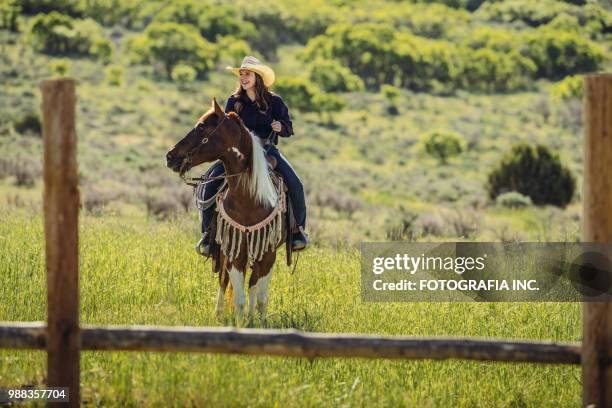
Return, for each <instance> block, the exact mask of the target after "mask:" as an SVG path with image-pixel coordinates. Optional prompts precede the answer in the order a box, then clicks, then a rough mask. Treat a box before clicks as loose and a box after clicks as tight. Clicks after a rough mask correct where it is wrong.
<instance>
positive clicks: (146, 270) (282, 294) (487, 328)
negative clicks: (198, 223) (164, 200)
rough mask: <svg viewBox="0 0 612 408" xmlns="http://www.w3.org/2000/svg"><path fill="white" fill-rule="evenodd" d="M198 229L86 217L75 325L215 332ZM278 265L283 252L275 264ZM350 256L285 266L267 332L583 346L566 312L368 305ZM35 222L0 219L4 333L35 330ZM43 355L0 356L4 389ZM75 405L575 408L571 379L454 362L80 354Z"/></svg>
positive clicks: (39, 378)
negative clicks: (15, 324)
mask: <svg viewBox="0 0 612 408" xmlns="http://www.w3.org/2000/svg"><path fill="white" fill-rule="evenodd" d="M193 227H194V225H191V224H189V223H188V222H182V221H178V222H175V223H170V222H155V221H150V220H147V219H145V218H127V217H122V218H119V217H115V218H96V217H83V218H82V221H81V226H80V288H81V305H80V307H81V322H82V323H89V324H159V325H194V326H207V325H210V326H216V325H221V324H223V322H219V321H218V320H217V319H216V317H215V315H214V297H215V293H216V291H215V288H216V275H213V274H212V273H211V271H210V264H205V263H204V262H203V261H202V259H201V258H199V257H198V256H197V255H196V254H195V252H194V251H193V248H192V247H193V243H194V241H195V238H196V236H195V231H196V228H193ZM281 255H282V254H281ZM359 271H360V268H359V254H358V253H357V252H356V251H355V250H352V249H348V248H347V249H342V250H339V251H332V250H329V249H318V248H313V249H311V250H309V251H307V252H305V253H304V254H303V255H302V258H301V259H300V263H299V266H298V269H297V272H296V273H295V274H294V275H291V274H290V271H289V269H288V268H287V267H286V266H285V265H284V259H283V258H282V256H281V257H280V258H279V262H277V266H276V269H275V271H274V277H273V279H272V284H271V288H270V303H269V326H271V327H274V328H287V327H294V328H297V329H302V330H312V331H319V332H354V333H381V334H389V335H422V336H432V335H453V336H480V337H500V338H501V337H504V338H521V339H553V340H559V341H576V340H579V338H580V308H579V305H577V304H570V303H545V304H535V303H490V304H484V303H433V304H428V303H364V302H362V301H361V298H360V272H359ZM45 314H46V292H45V276H44V252H43V227H42V219H41V217H40V216H32V215H31V214H28V213H26V212H24V211H18V210H10V211H7V212H3V215H2V216H1V218H0V321H2V320H9V321H31V320H44V319H45ZM45 360H46V358H45V355H44V353H43V352H25V351H12V350H8V351H7V350H5V351H1V352H0V387H5V388H6V387H11V386H19V385H24V384H32V383H34V384H41V383H43V381H44V375H45ZM81 360H82V362H81V364H82V374H81V381H82V395H83V400H84V402H85V403H87V404H92V405H100V406H142V405H152V406H185V405H196V406H328V405H334V406H373V405H375V406H426V407H427V406H440V407H442V406H444V407H447V406H470V407H471V406H508V407H510V406H512V407H523V406H534V407H542V406H555V407H558V406H579V404H580V376H579V374H580V371H579V368H578V367H568V366H546V365H536V364H497V363H479V362H463V361H444V362H437V361H385V360H364V359H340V358H337V359H313V360H309V359H303V358H276V357H249V356H222V355H206V354H181V353H168V354H163V353H135V352H121V353H119V352H84V353H83V354H82V358H81Z"/></svg>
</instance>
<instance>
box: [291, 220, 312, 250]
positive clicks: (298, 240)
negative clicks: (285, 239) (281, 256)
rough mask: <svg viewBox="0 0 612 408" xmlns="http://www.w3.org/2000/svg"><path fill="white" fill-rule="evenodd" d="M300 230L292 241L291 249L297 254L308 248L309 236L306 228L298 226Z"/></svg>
mask: <svg viewBox="0 0 612 408" xmlns="http://www.w3.org/2000/svg"><path fill="white" fill-rule="evenodd" d="M298 230H299V231H298V232H296V233H294V234H293V237H292V239H291V249H292V250H293V251H296V252H297V251H302V250H304V249H306V247H307V246H308V234H306V232H305V231H304V227H302V226H301V225H298Z"/></svg>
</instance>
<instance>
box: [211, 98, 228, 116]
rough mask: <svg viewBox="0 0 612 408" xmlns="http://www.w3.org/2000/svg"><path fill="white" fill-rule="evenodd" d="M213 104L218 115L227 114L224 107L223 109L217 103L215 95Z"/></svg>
mask: <svg viewBox="0 0 612 408" xmlns="http://www.w3.org/2000/svg"><path fill="white" fill-rule="evenodd" d="M212 105H213V109H214V110H215V114H216V115H217V116H225V112H223V109H221V107H220V106H219V104H218V103H217V98H215V97H214V96H213V102H212Z"/></svg>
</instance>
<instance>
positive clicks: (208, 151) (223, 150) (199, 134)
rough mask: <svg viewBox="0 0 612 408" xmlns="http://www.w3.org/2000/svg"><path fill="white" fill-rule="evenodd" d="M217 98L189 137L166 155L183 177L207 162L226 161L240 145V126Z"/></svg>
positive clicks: (167, 162) (171, 166) (169, 163)
mask: <svg viewBox="0 0 612 408" xmlns="http://www.w3.org/2000/svg"><path fill="white" fill-rule="evenodd" d="M227 119H229V117H228V116H227V115H226V114H225V112H223V110H222V109H221V107H220V106H219V104H218V103H217V100H216V99H215V98H213V102H212V108H211V109H210V110H209V111H208V112H206V113H205V114H204V115H202V116H201V117H200V119H199V120H198V122H197V123H196V125H195V126H194V127H193V129H191V131H189V133H187V135H186V136H185V137H184V138H183V139H182V140H181V141H180V142H178V143H177V144H176V145H175V146H174V147H173V148H172V149H171V150H170V151H169V152H168V153H167V154H166V166H168V167H169V168H170V169H172V170H173V171H175V172H178V173H179V174H181V175H183V174H184V173H185V172H186V171H188V170H189V169H191V168H192V167H195V166H197V165H199V164H202V163H205V162H211V161H214V160H218V159H223V157H225V156H226V155H227V152H228V151H231V148H232V147H233V146H235V145H237V144H238V143H239V137H240V126H239V125H238V124H237V123H236V122H235V121H234V120H227Z"/></svg>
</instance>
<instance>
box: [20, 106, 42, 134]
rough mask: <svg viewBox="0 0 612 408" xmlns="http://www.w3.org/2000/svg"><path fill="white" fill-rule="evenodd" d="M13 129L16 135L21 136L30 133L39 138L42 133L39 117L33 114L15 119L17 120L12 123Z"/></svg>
mask: <svg viewBox="0 0 612 408" xmlns="http://www.w3.org/2000/svg"><path fill="white" fill-rule="evenodd" d="M13 127H14V128H15V131H16V132H17V133H21V134H25V133H31V134H35V135H38V136H40V135H41V133H42V124H41V122H40V116H38V114H37V113H34V112H28V113H26V114H24V115H23V116H21V117H19V118H17V120H15V122H13Z"/></svg>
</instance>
